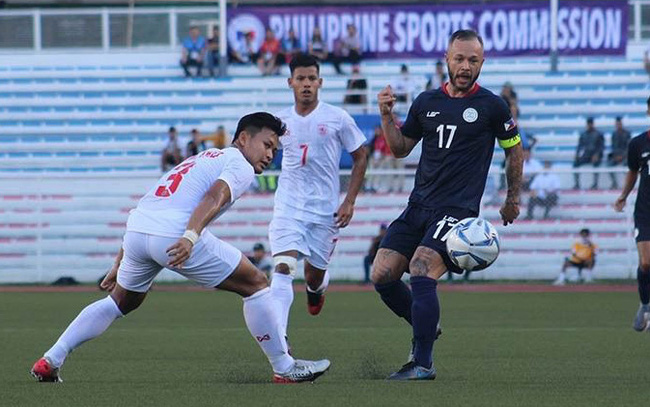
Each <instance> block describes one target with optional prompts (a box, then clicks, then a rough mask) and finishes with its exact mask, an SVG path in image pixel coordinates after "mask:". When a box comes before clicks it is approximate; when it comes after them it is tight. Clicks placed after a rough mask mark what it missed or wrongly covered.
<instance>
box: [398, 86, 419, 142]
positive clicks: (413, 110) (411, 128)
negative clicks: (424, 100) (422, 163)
mask: <svg viewBox="0 0 650 407" xmlns="http://www.w3.org/2000/svg"><path fill="white" fill-rule="evenodd" d="M420 100H421V99H420V97H419V96H418V97H417V98H415V100H414V101H413V103H412V104H411V107H410V108H409V112H408V114H407V115H406V120H405V121H404V124H402V127H401V128H400V130H401V131H402V134H403V135H404V136H406V137H408V138H412V139H414V140H420V139H421V138H422V124H421V123H420V119H419V114H420Z"/></svg>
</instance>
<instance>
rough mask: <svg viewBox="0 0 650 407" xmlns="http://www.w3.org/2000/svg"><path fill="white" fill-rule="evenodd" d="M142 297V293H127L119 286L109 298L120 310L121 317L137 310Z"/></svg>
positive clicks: (143, 295)
mask: <svg viewBox="0 0 650 407" xmlns="http://www.w3.org/2000/svg"><path fill="white" fill-rule="evenodd" d="M144 297H145V294H144V293H134V292H129V291H126V290H124V289H122V288H121V287H119V286H118V287H116V289H114V290H113V292H111V298H112V299H113V301H115V305H117V308H119V309H120V312H121V313H122V315H126V314H128V313H130V312H132V311H135V310H136V309H138V307H140V305H141V304H142V302H143V301H144Z"/></svg>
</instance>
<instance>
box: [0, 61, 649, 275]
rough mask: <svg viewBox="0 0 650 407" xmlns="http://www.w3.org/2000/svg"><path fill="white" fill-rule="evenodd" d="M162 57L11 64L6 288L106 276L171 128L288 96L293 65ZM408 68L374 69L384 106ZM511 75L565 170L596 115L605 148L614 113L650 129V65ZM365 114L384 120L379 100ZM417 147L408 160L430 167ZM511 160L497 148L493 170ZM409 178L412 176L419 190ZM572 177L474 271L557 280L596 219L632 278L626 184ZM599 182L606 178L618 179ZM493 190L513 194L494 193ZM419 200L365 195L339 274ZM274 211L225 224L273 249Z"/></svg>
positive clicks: (1, 268) (356, 264) (262, 200)
mask: <svg viewBox="0 0 650 407" xmlns="http://www.w3.org/2000/svg"><path fill="white" fill-rule="evenodd" d="M154 62H156V63H153V62H152V63H146V62H145V63H141V64H132V63H130V64H124V65H116V64H102V63H97V64H95V65H93V64H88V63H86V64H73V65H61V64H52V65H37V66H29V65H13V66H5V67H0V126H1V127H0V128H2V132H1V133H0V185H2V188H0V282H25V281H44V282H49V281H53V280H54V279H55V278H56V277H58V276H61V275H67V276H73V277H75V278H77V279H79V280H82V281H92V280H95V279H96V278H98V277H99V276H100V275H101V274H102V273H103V272H104V271H105V270H106V269H107V268H108V266H109V265H110V264H111V262H112V257H113V255H114V253H115V252H116V250H117V249H118V247H119V245H120V238H121V236H122V234H123V232H124V224H125V220H126V217H127V216H128V211H129V209H131V208H133V207H134V206H135V205H136V203H137V200H138V199H139V197H140V196H141V194H142V193H143V192H144V191H146V190H147V189H148V188H149V187H150V186H151V184H152V182H153V181H154V180H155V178H156V177H158V176H159V175H160V169H159V161H160V151H161V150H162V148H163V146H164V144H165V141H166V129H167V128H168V127H169V126H170V125H174V126H176V127H177V128H178V129H179V131H180V133H181V134H182V135H187V134H188V133H189V130H190V129H192V128H198V129H200V130H201V131H202V132H203V133H207V132H210V131H213V130H214V129H215V128H216V126H217V125H221V124H223V125H225V126H226V128H227V129H229V130H231V131H232V130H233V129H234V128H235V125H236V122H237V119H238V118H239V117H240V116H241V115H242V114H244V113H246V112H250V111H253V110H270V111H276V110H278V109H280V108H282V107H285V106H288V105H289V104H290V103H291V93H290V92H289V91H288V90H287V85H286V72H284V74H283V75H281V76H277V77H266V78H261V77H260V76H259V74H258V73H257V71H256V68H255V67H252V66H251V67H241V66H239V67H231V69H230V73H231V76H230V77H229V78H225V79H208V78H201V79H186V78H183V77H182V75H181V70H180V68H179V67H178V66H177V65H176V64H174V63H158V62H159V61H154ZM434 63H435V61H425V62H422V61H411V62H410V63H409V67H410V70H411V74H412V75H413V77H414V78H416V79H417V81H418V82H420V83H425V82H426V75H428V74H429V73H430V72H433V70H434ZM400 64H401V61H400V62H396V61H382V62H364V63H363V65H362V71H363V73H364V74H365V75H366V76H367V77H368V79H369V85H370V89H369V95H370V99H371V100H372V99H374V95H375V94H376V93H377V92H378V91H379V89H380V88H382V87H383V86H385V84H386V83H388V82H390V81H391V79H392V78H394V77H395V76H397V73H398V72H399V65H400ZM284 69H285V71H286V67H285V68H284ZM348 70H349V67H348ZM323 76H324V78H325V86H324V89H323V91H322V99H323V100H325V101H327V102H330V103H333V104H336V105H339V106H342V99H343V94H344V93H345V85H346V80H347V77H345V76H337V75H335V74H334V72H333V69H332V68H331V67H330V66H327V65H326V66H324V67H323ZM506 80H509V81H511V82H512V83H513V84H514V86H515V89H516V91H517V93H518V95H519V100H520V108H521V111H522V115H521V120H520V126H521V127H522V128H524V129H525V130H526V131H528V132H530V133H533V134H534V135H535V137H536V138H537V139H538V140H539V144H538V145H537V147H536V150H535V156H536V157H537V158H538V159H541V160H544V159H551V160H553V161H554V162H555V163H556V164H557V166H559V167H568V166H570V162H571V161H572V158H573V154H574V151H575V145H576V144H577V138H578V134H579V132H580V131H581V130H582V129H583V128H584V123H585V119H586V117H588V116H593V117H595V120H596V126H597V127H598V128H600V129H601V130H602V131H604V132H605V133H606V134H607V138H606V140H607V145H608V146H609V133H610V132H611V130H612V128H613V123H614V117H616V116H619V115H620V116H622V117H623V120H624V123H625V125H626V127H627V128H629V129H630V130H631V131H632V132H633V133H638V132H640V131H642V130H645V128H646V123H647V118H646V114H645V99H646V97H647V95H648V88H647V82H648V78H647V75H646V73H645V72H644V71H643V69H642V67H641V63H640V61H635V60H626V59H619V58H574V59H563V60H562V62H561V63H560V73H551V72H549V71H548V61H547V60H545V59H517V60H498V61H496V62H488V63H486V65H485V67H484V72H483V74H482V76H481V81H480V83H481V84H482V85H483V86H486V87H488V88H490V89H492V90H493V91H495V92H497V93H498V92H499V90H500V87H501V85H502V84H503V82H505V81H506ZM365 110H366V113H373V112H374V103H372V104H370V105H369V106H368V107H366V108H365ZM353 113H354V112H353ZM182 141H183V140H182ZM182 145H183V144H182ZM417 153H418V152H417V151H416V152H415V156H414V157H411V159H410V162H416V161H417ZM502 157H503V155H502V153H501V152H500V151H498V150H497V153H496V154H495V162H494V167H498V164H499V161H500V160H502V159H503V158H502ZM583 176H584V175H583ZM85 180H92V182H87V181H85ZM409 182H410V183H412V178H407V185H406V186H405V187H406V189H407V190H408V189H410V186H409V185H408V184H409ZM494 182H495V180H494V179H491V181H490V183H489V185H494ZM562 184H563V188H565V189H564V190H563V191H562V193H561V198H560V204H559V206H558V207H556V208H555V209H554V210H553V211H552V218H553V219H552V220H544V221H540V220H533V221H525V220H522V221H518V222H517V226H515V227H508V228H503V227H501V226H499V227H498V228H499V231H500V233H501V236H502V241H501V243H502V249H503V250H502V254H501V256H500V258H499V260H498V261H497V263H496V264H495V265H494V266H493V267H492V268H490V270H489V272H488V273H478V274H476V275H475V278H503V279H510V278H529V279H551V278H553V277H554V276H555V275H556V273H557V271H558V269H559V267H560V265H561V262H562V259H563V257H564V256H566V255H567V253H568V249H569V247H570V245H571V243H572V241H573V240H575V238H576V232H577V231H578V230H579V229H580V228H581V227H583V226H585V225H586V226H588V227H590V228H591V229H592V231H593V232H594V233H595V235H594V240H595V241H596V243H597V244H598V245H599V246H600V248H601V255H599V258H598V265H597V268H596V272H595V274H596V277H598V278H626V277H629V276H630V275H631V272H632V271H633V270H634V264H635V262H636V254H635V253H634V250H633V240H632V237H631V226H630V222H629V214H628V215H621V214H616V213H614V212H613V211H612V210H611V203H612V202H613V201H614V199H615V198H616V195H617V193H616V191H609V190H605V191H574V190H571V189H570V186H571V185H572V178H571V177H570V174H565V175H563V176H562ZM583 185H589V183H587V182H583ZM601 185H609V177H608V176H607V175H603V176H601ZM491 198H492V199H491V201H490V202H495V203H497V202H499V201H500V200H501V197H500V196H499V195H498V193H497V192H492V195H491ZM406 201H407V195H406V194H405V193H396V194H388V193H385V194H363V195H362V196H361V197H360V198H359V199H358V205H357V209H356V213H355V217H354V221H353V222H352V224H351V225H350V227H348V228H346V229H343V230H342V231H341V240H340V243H339V244H338V246H337V249H336V253H335V255H334V257H333V262H332V268H331V270H332V274H333V276H334V278H339V279H350V280H356V279H360V278H361V277H362V259H363V256H364V255H365V253H366V251H367V249H368V246H369V244H370V239H371V238H372V237H373V236H374V235H375V234H376V233H377V231H378V229H379V225H380V224H381V223H384V222H388V221H390V220H392V219H393V218H395V217H396V216H397V215H398V214H399V212H400V210H401V209H403V207H404V205H405V203H406ZM524 210H525V208H524ZM522 212H523V210H522ZM482 213H483V216H485V217H486V218H487V219H490V220H492V221H494V223H495V225H498V224H499V222H498V207H497V206H496V205H491V204H486V205H485V206H484V208H483V212H482ZM271 214H272V195H269V194H257V195H256V194H248V195H246V196H245V197H244V198H243V199H242V200H241V201H240V202H238V203H237V204H236V205H235V206H234V207H233V209H232V210H231V211H229V212H228V213H226V214H225V215H224V216H223V217H222V218H221V219H220V220H219V222H217V224H216V226H213V227H212V230H213V231H214V232H215V233H217V234H218V236H220V237H222V238H223V239H224V240H226V241H229V242H230V243H232V244H234V245H235V246H236V247H238V248H240V249H241V250H243V251H244V252H249V251H250V250H251V248H252V246H253V244H254V243H255V242H258V241H261V242H267V225H268V221H269V220H270V218H271ZM538 217H539V214H538ZM267 247H268V246H267ZM163 278H174V277H173V276H172V275H171V274H170V273H166V274H164V275H163Z"/></svg>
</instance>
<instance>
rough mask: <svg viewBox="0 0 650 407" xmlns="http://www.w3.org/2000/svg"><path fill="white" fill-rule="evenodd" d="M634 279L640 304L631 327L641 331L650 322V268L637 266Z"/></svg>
mask: <svg viewBox="0 0 650 407" xmlns="http://www.w3.org/2000/svg"><path fill="white" fill-rule="evenodd" d="M636 280H637V284H638V287H639V299H640V300H641V304H640V305H639V309H638V310H637V312H636V315H635V317H634V324H633V325H632V327H633V328H634V330H635V331H639V332H642V331H643V330H645V329H646V328H647V327H648V324H650V270H647V271H644V270H642V269H641V267H639V268H638V269H637V271H636Z"/></svg>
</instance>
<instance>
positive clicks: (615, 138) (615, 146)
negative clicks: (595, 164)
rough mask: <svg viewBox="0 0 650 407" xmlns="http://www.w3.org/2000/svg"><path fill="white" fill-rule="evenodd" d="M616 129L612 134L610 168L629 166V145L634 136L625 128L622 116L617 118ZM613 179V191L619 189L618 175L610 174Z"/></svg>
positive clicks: (608, 159)
mask: <svg viewBox="0 0 650 407" xmlns="http://www.w3.org/2000/svg"><path fill="white" fill-rule="evenodd" d="M615 126H616V129H615V130H614V131H613V132H612V152H611V153H609V155H608V156H607V162H608V164H609V166H610V167H618V166H622V165H626V164H627V145H628V143H629V142H630V138H631V137H632V135H631V134H630V132H629V131H627V130H626V129H625V128H623V119H622V118H621V116H618V117H617V118H616V122H615ZM609 176H610V177H611V178H612V186H611V188H612V189H618V181H617V180H616V173H613V172H610V173H609Z"/></svg>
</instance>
